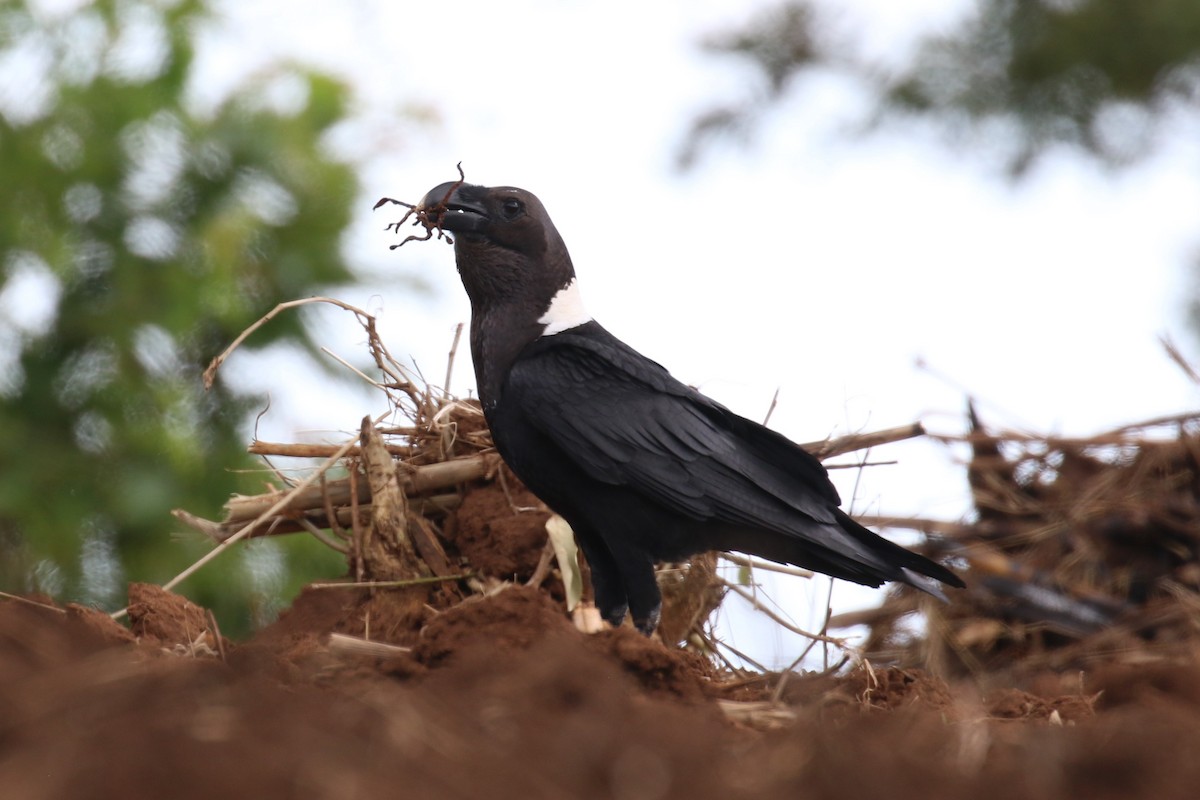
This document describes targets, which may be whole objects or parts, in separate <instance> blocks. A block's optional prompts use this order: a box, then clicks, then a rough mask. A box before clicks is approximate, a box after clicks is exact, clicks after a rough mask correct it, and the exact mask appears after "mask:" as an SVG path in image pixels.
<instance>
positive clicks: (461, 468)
mask: <svg viewBox="0 0 1200 800" xmlns="http://www.w3.org/2000/svg"><path fill="white" fill-rule="evenodd" d="M355 446H357V443H355ZM353 451H354V447H351V448H350V449H349V450H345V451H344V452H343V451H341V450H339V451H338V452H339V453H340V454H341V455H346V454H347V453H350V452H353ZM496 458H497V456H494V455H476V456H469V457H467V458H455V459H452V460H450V461H439V462H437V463H434V464H424V465H422V466H420V467H412V468H411V471H409V473H408V474H407V475H405V476H403V477H402V478H401V487H402V488H403V489H404V492H405V494H420V493H422V492H427V491H431V490H435V489H445V488H448V487H451V486H455V485H457V484H460V483H466V482H467V481H472V480H475V479H476V478H482V477H483V476H485V475H486V474H487V473H488V470H489V469H491V468H492V466H493V464H494V463H495V461H496ZM350 474H351V475H352V476H355V477H354V478H353V483H354V487H353V488H352V487H351V485H350V484H351V479H350V478H346V479H337V480H332V481H329V483H328V490H329V495H330V497H331V502H332V503H333V504H334V505H335V506H344V505H351V504H352V502H353V501H354V500H358V501H362V502H365V501H367V500H368V499H369V498H368V495H369V492H368V491H367V487H366V486H365V485H364V486H361V487H360V486H359V485H358V479H357V471H352V472H351V473H350ZM275 496H276V493H270V494H265V495H250V496H240V497H233V498H231V499H230V500H229V501H228V502H227V503H226V504H225V509H226V513H227V516H226V519H225V522H240V521H241V520H246V519H255V518H258V517H260V516H262V509H263V508H264V507H265V506H267V505H271V504H272V503H273V502H274V501H273V498H274V497H275ZM324 506H325V501H324V496H323V494H322V493H321V492H318V491H315V490H312V491H307V492H305V493H303V494H300V493H297V494H295V499H294V500H293V501H292V502H289V504H288V506H287V510H288V511H289V512H296V511H308V510H311V509H322V508H324Z"/></svg>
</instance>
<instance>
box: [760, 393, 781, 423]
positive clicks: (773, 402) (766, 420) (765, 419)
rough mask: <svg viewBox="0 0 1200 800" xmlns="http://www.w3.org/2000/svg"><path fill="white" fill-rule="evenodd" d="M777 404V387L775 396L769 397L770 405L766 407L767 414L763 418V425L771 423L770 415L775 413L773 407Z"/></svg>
mask: <svg viewBox="0 0 1200 800" xmlns="http://www.w3.org/2000/svg"><path fill="white" fill-rule="evenodd" d="M778 404H779V387H778V386H776V387H775V394H773V395H771V405H769V406H767V414H766V416H765V417H763V422H762V424H763V425H766V424H767V423H769V422H770V421H771V415H772V414H774V413H775V406H776V405H778Z"/></svg>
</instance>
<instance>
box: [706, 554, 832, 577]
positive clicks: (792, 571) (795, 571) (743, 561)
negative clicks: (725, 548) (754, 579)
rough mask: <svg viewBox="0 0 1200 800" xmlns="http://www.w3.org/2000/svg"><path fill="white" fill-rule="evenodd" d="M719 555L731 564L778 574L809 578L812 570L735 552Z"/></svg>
mask: <svg viewBox="0 0 1200 800" xmlns="http://www.w3.org/2000/svg"><path fill="white" fill-rule="evenodd" d="M720 557H721V559H722V560H724V561H728V562H729V563H731V564H737V565H738V566H739V567H749V568H750V569H761V570H766V571H767V572H778V573H779V574H780V575H793V576H795V577H797V578H811V577H812V576H813V572H812V570H807V569H803V568H801V567H793V566H789V565H787V564H776V563H775V562H773V561H760V560H759V559H757V558H748V557H746V556H740V555H738V554H736V553H721V554H720Z"/></svg>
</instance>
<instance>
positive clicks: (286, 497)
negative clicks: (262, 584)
mask: <svg viewBox="0 0 1200 800" xmlns="http://www.w3.org/2000/svg"><path fill="white" fill-rule="evenodd" d="M356 441H358V440H357V438H355V439H351V440H349V441H347V442H346V444H344V445H343V446H342V447H343V451H339V452H337V453H335V454H334V455H333V456H331V457H329V458H328V459H326V460H325V462H324V463H323V464H321V466H320V467H318V468H317V471H316V472H314V473H313V474H312V475H309V476H308V477H307V478H305V479H304V480H302V481H300V483H298V484H296V488H294V489H292V490H291V491H289V492H286V493H284V494H283V495H282V496H281V497H280V499H279V500H278V501H277V502H276V503H275V505H273V506H271V508H269V509H267V510H266V511H264V512H263V513H262V514H261V515H259V517H258V518H257V519H254V520H251V521H250V522H248V523H246V524H245V525H243V526H242V528H241V530H239V531H238V532H237V533H235V534H234V535H233V536H230V537H229V538H228V539H226V540H225V541H223V542H221V543H220V544H218V545H217V546H216V547H214V548H213V549H212V550H209V551H208V552H207V553H205V554H204V555H203V556H201V557H200V558H199V559H198V560H197V561H196V563H194V564H192V565H191V566H190V567H188V568H187V569H185V570H184V571H183V572H181V573H179V574H178V575H176V576H175V577H174V578H172V579H171V580H169V581H167V582H166V583H165V584H163V587H162V588H163V589H165V590H167V591H170V590H171V589H172V588H174V587H175V586H178V585H179V584H180V582H182V581H184V580H186V579H187V578H189V577H191V576H192V575H193V574H195V573H196V572H197V571H198V570H199V569H200V568H201V567H203V566H204V565H205V564H207V563H208V562H210V561H212V560H213V559H214V558H216V557H217V556H219V555H220V554H221V553H223V552H225V551H226V550H227V549H229V548H230V547H231V546H232V545H233V544H234V543H235V542H239V541H241V540H242V539H244V538H246V536H248V535H249V534H250V531H252V530H253V529H254V527H255V526H256V525H258V524H259V523H260V522H262V521H264V520H266V519H268V518H270V517H272V516H274V515H275V514H276V513H277V512H278V511H279V510H280V509H282V508H283V507H284V506H286V505H287V504H288V503H289V502H291V500H292V498H293V497H294V496H295V495H298V494H299V493H300V492H302V491H303V490H304V489H305V488H307V487H308V486H309V485H311V484H312V483H314V482H315V481H316V480H317V478H318V476H320V475H321V474H322V473H324V471H325V470H327V469H329V468H330V467H332V466H333V465H334V464H336V463H337V462H338V460H339V459H340V458H341V457H342V456H344V455H345V454H346V453H348V452H349V451H350V448H351V447H353V446H354V443H355V442H356ZM128 611H129V608H128V607H126V608H122V609H121V610H119V611H115V612H113V614H112V617H113V619H120V618H121V617H123V616H124V615H125V614H126V613H128Z"/></svg>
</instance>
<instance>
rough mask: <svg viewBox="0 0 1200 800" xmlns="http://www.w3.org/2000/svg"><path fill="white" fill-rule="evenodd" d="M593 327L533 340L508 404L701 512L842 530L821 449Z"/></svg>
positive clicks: (510, 382)
mask: <svg viewBox="0 0 1200 800" xmlns="http://www.w3.org/2000/svg"><path fill="white" fill-rule="evenodd" d="M585 327H586V328H588V329H590V330H588V331H587V332H563V333H559V334H556V335H554V336H549V337H543V338H542V339H540V340H538V341H537V342H535V343H534V344H532V345H530V346H529V347H528V348H527V349H526V350H525V351H524V352H523V353H522V354H521V357H520V358H519V359H518V360H517V362H516V364H515V365H514V366H513V369H512V370H511V372H510V373H509V376H508V379H507V380H506V382H505V388H504V402H506V403H508V402H515V403H519V404H520V405H521V406H522V408H523V409H525V410H526V414H527V421H528V422H529V423H530V424H532V425H534V426H535V427H537V428H538V429H539V430H540V431H541V432H542V433H543V434H545V435H546V436H547V437H548V438H550V439H551V440H552V441H554V442H555V443H556V444H557V445H558V446H559V447H560V448H561V449H562V451H563V452H564V453H565V454H567V455H568V457H570V458H571V459H572V460H573V461H574V462H575V463H576V464H577V465H578V466H579V467H580V468H581V469H583V470H584V472H586V473H587V474H588V475H589V476H590V477H591V478H593V479H595V480H598V481H602V482H604V483H608V484H612V485H620V486H625V487H628V488H630V489H632V490H634V491H636V492H638V493H640V494H641V495H643V496H645V497H648V498H650V499H653V500H654V501H655V502H657V503H660V504H662V505H663V506H665V507H667V508H670V509H672V510H674V511H676V512H678V513H681V514H684V515H686V516H688V517H690V518H693V519H696V520H711V519H716V520H721V521H724V522H729V523H735V524H741V525H748V526H753V527H759V528H765V529H768V530H772V531H776V532H778V533H782V534H791V535H804V534H808V533H810V532H809V531H802V530H799V529H798V528H801V529H802V528H804V527H806V526H805V525H804V524H803V523H804V522H809V523H816V526H815V527H817V528H825V527H826V526H829V530H830V533H831V534H834V535H835V538H841V537H837V536H836V534H835V529H837V528H838V522H837V506H838V504H839V502H840V500H839V498H838V494H837V491H836V490H835V489H834V487H833V484H832V483H830V481H829V477H828V475H827V474H826V471H825V468H824V467H823V466H822V465H821V463H820V462H819V461H818V460H817V459H816V458H815V457H813V456H812V455H811V454H809V453H808V452H806V451H805V450H803V449H801V448H800V447H799V446H797V445H795V444H794V443H792V442H791V441H789V440H788V439H786V438H785V437H783V436H781V435H779V434H777V433H775V432H774V431H771V430H770V429H768V428H766V427H764V426H762V425H759V424H757V423H754V422H751V421H750V420H747V419H744V418H743V417H740V416H738V415H736V414H734V413H733V412H731V411H729V410H728V409H726V408H725V407H724V406H722V405H720V404H719V403H716V402H715V401H713V400H710V399H709V398H707V397H705V396H704V395H702V394H700V393H699V392H697V391H695V390H693V389H690V388H688V387H687V386H685V385H683V384H682V383H680V382H679V381H677V380H675V379H674V378H672V377H671V375H670V374H669V373H668V372H667V371H666V370H665V369H663V368H662V367H661V366H659V365H658V364H656V363H654V362H653V361H650V360H649V359H647V358H645V357H644V356H642V355H641V354H639V353H637V352H636V351H634V350H633V349H632V348H630V347H629V346H628V345H626V344H624V343H623V342H621V341H620V340H618V339H616V338H615V337H613V336H612V335H611V334H608V333H607V332H606V331H604V329H603V328H600V326H599V325H596V324H595V323H591V324H589V325H587V326H585ZM797 515H799V518H798V517H797ZM798 523H799V525H798ZM822 538H823V537H822ZM821 543H822V544H825V545H827V546H828V545H829V544H831V543H830V542H821ZM851 548H852V549H855V550H857V549H858V548H857V547H854V546H853V545H851ZM838 549H841V548H838Z"/></svg>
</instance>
